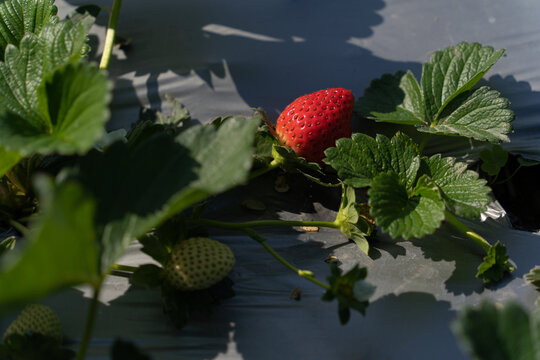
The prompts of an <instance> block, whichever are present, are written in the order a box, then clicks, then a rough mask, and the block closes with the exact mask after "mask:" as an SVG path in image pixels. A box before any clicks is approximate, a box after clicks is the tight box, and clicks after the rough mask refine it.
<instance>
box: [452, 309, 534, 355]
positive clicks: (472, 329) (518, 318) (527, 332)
mask: <svg viewBox="0 0 540 360" xmlns="http://www.w3.org/2000/svg"><path fill="white" fill-rule="evenodd" d="M452 330H453V332H454V334H456V336H457V337H458V339H459V341H460V343H461V345H462V347H463V349H464V350H465V352H466V353H467V354H469V355H470V356H471V358H474V359H479V360H487V359H489V360H518V359H531V360H537V359H538V358H539V354H540V353H539V349H540V332H539V331H538V330H540V312H536V313H533V314H528V313H527V312H526V310H525V309H524V308H523V307H522V306H521V305H518V304H517V303H515V302H509V303H506V304H504V305H503V306H496V305H495V304H493V303H491V302H488V301H486V300H484V301H482V303H481V304H480V306H479V307H477V308H473V307H466V308H464V309H463V310H461V311H460V312H459V313H458V317H457V319H456V320H455V321H454V322H453V323H452Z"/></svg>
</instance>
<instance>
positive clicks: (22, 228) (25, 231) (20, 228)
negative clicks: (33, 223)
mask: <svg viewBox="0 0 540 360" xmlns="http://www.w3.org/2000/svg"><path fill="white" fill-rule="evenodd" d="M9 225H11V226H13V227H14V228H15V230H17V231H18V232H20V233H21V234H22V235H23V236H26V235H27V234H28V228H27V227H26V226H24V225H23V224H21V223H20V222H18V221H17V220H14V219H9Z"/></svg>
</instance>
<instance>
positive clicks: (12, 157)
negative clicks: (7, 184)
mask: <svg viewBox="0 0 540 360" xmlns="http://www.w3.org/2000/svg"><path fill="white" fill-rule="evenodd" d="M22 157H23V156H22V155H21V154H19V153H18V152H13V151H7V150H6V149H5V148H3V147H1V146H0V176H4V174H5V173H7V172H8V171H9V170H10V169H11V168H12V167H14V166H15V165H17V163H18V162H19V161H20V160H21V159H22Z"/></svg>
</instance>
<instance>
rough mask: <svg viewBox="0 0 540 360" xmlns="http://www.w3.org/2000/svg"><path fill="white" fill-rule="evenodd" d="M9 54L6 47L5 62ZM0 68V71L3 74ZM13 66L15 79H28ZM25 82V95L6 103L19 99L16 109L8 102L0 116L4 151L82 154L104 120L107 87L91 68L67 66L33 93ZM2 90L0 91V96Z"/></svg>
mask: <svg viewBox="0 0 540 360" xmlns="http://www.w3.org/2000/svg"><path fill="white" fill-rule="evenodd" d="M25 39H27V38H25ZM23 41H24V39H23ZM11 49H14V48H9V47H8V52H7V54H6V58H7V57H8V56H9V55H10V54H11ZM14 50H15V51H16V49H14ZM29 61H30V62H32V60H29ZM26 63H27V64H28V62H26ZM2 65H3V64H0V70H4V69H5V68H4V67H3V66H2ZM13 65H14V66H16V67H17V73H16V74H17V77H21V78H24V77H26V76H31V74H27V73H26V71H25V70H24V69H22V68H20V65H21V64H19V66H18V65H16V64H13ZM35 75H36V76H39V74H35ZM1 81H2V79H0V82H1ZM28 82H29V84H27V87H26V90H27V92H26V93H21V92H24V90H14V92H13V93H11V95H12V97H11V99H15V98H17V99H22V101H21V103H19V104H18V105H19V106H18V108H17V107H11V105H12V104H13V103H12V102H10V103H9V104H6V105H7V107H8V108H7V109H4V111H3V113H2V114H1V115H0V130H1V131H0V142H1V143H2V144H4V146H5V147H6V148H7V149H9V150H11V151H18V152H20V153H21V154H24V155H29V154H32V153H41V154H50V153H52V152H57V153H60V154H73V153H84V152H86V151H88V150H89V149H90V148H91V147H92V146H93V144H94V143H95V142H96V141H97V140H99V139H100V138H101V136H102V134H103V133H104V124H105V122H106V121H107V120H108V117H109V110H108V103H109V101H110V98H111V95H110V83H109V81H108V80H107V77H106V76H105V74H104V73H103V72H101V71H100V70H98V69H97V67H95V66H93V65H90V64H86V63H79V64H76V65H67V66H66V67H63V68H60V69H58V70H57V71H55V72H54V73H53V74H51V76H49V77H48V78H46V79H45V81H44V82H43V83H42V84H41V85H39V84H38V85H39V87H35V88H34V86H35V85H36V83H35V82H32V81H30V80H28ZM8 83H9V82H8ZM2 85H8V84H6V83H4V84H2ZM30 87H33V88H32V90H30ZM23 88H24V87H23ZM4 89H6V88H5V87H3V86H1V85H0V92H3V90H4ZM8 89H9V87H8ZM28 91H31V93H29V92H28ZM34 94H35V97H34ZM36 101H37V103H35V102H36Z"/></svg>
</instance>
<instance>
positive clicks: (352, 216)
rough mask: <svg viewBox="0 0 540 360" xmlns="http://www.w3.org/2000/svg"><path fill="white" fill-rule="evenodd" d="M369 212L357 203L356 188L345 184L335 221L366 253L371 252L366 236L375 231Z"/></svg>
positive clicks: (342, 231)
mask: <svg viewBox="0 0 540 360" xmlns="http://www.w3.org/2000/svg"><path fill="white" fill-rule="evenodd" d="M368 219H369V214H367V213H363V212H362V209H361V207H360V206H359V205H358V204H357V203H356V194H355V191H354V188H353V187H352V186H349V185H345V184H343V186H342V195H341V205H340V207H339V211H338V213H337V215H336V220H335V222H336V223H337V224H339V230H340V231H341V233H342V234H343V235H345V236H346V237H347V238H349V239H350V240H352V241H353V242H354V243H355V244H356V245H357V246H358V247H359V248H360V250H362V251H363V252H364V253H366V254H367V253H368V252H369V242H368V240H367V239H366V236H369V235H370V234H371V232H372V231H373V224H372V223H371V222H369V221H368Z"/></svg>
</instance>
